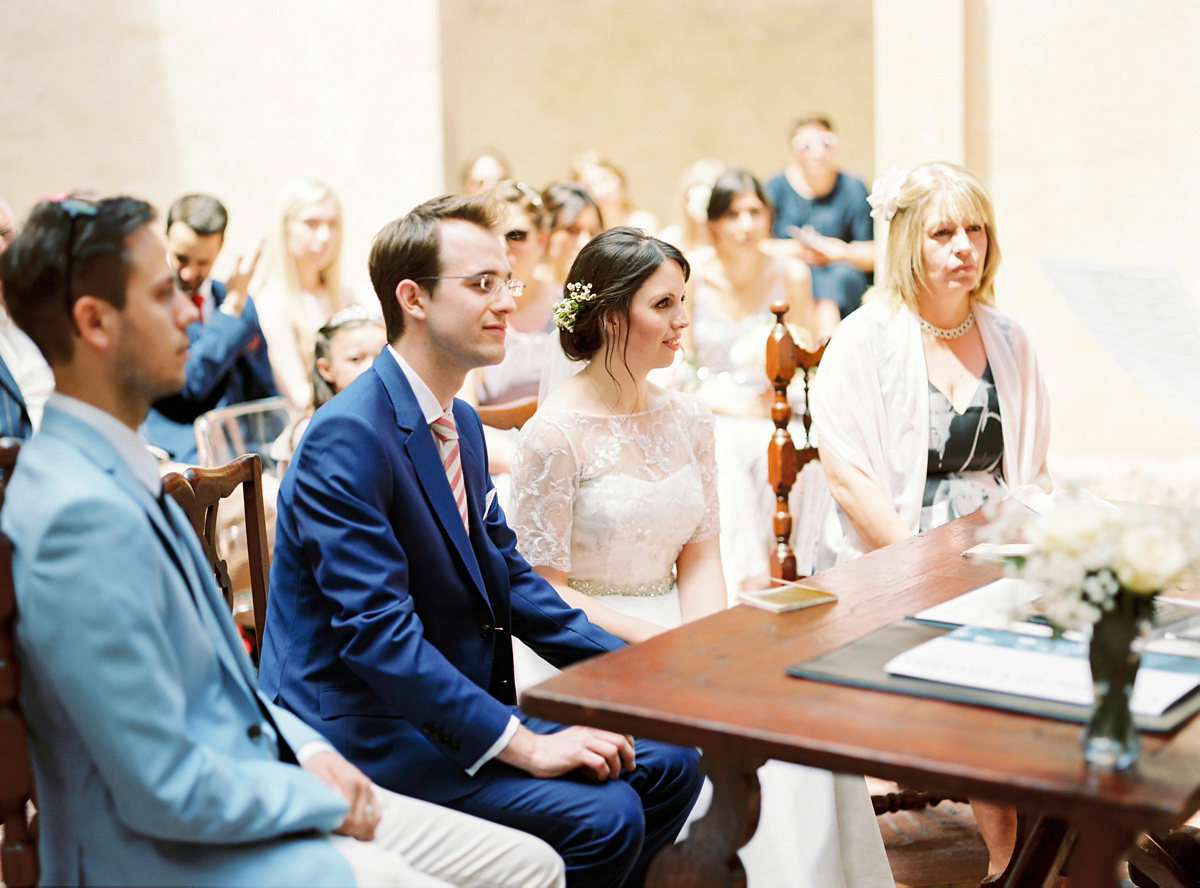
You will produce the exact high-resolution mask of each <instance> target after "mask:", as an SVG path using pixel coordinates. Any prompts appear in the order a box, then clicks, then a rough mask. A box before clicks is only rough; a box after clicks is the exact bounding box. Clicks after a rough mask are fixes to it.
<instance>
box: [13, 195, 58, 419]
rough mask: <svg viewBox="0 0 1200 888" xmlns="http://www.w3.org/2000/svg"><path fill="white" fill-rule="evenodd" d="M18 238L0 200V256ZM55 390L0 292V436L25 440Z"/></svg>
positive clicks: (46, 368) (50, 375)
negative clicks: (14, 321) (10, 313)
mask: <svg viewBox="0 0 1200 888" xmlns="http://www.w3.org/2000/svg"><path fill="white" fill-rule="evenodd" d="M16 236H17V220H16V217H15V216H13V212H12V210H11V209H9V206H8V204H6V203H5V202H4V200H3V199H0V254H2V253H3V252H4V251H5V250H7V249H8V245H9V244H11V243H12V242H13V241H14V240H15V239H16ZM52 391H54V374H53V373H52V372H51V371H50V365H49V364H47V363H46V359H45V358H43V357H42V353H41V352H40V351H38V347H37V346H36V345H34V344H33V340H31V339H30V338H29V337H28V336H26V335H25V331H23V330H22V329H21V328H20V327H18V326H17V325H16V324H14V323H13V321H12V318H11V317H9V315H8V310H7V309H6V308H5V305H4V291H3V289H0V437H3V436H9V437H13V438H28V437H29V436H30V435H32V434H33V432H34V430H35V429H36V428H37V427H38V424H39V423H40V422H41V418H42V407H43V406H45V403H46V399H47V398H48V397H50V393H51V392H52Z"/></svg>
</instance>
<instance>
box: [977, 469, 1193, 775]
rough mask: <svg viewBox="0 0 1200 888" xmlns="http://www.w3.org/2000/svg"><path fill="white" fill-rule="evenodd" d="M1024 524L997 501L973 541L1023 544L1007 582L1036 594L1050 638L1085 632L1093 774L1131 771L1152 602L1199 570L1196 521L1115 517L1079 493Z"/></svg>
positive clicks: (1087, 748)
mask: <svg viewBox="0 0 1200 888" xmlns="http://www.w3.org/2000/svg"><path fill="white" fill-rule="evenodd" d="M1057 498H1058V500H1059V501H1058V502H1055V503H1054V504H1053V506H1052V507H1051V508H1050V509H1048V510H1046V511H1044V512H1041V513H1039V514H1037V515H1036V516H1035V517H1033V518H1029V517H1028V512H1026V513H1025V514H1024V515H1021V514H1019V513H1020V511H1022V510H1018V509H1015V508H1013V506H1014V505H1015V503H1013V502H1012V501H1006V503H1004V504H1002V506H1001V507H1000V509H999V513H1000V514H999V516H998V517H996V518H995V519H993V520H992V521H991V523H990V524H988V526H987V527H986V528H985V530H984V532H983V533H982V534H981V538H984V537H986V538H988V540H987V541H988V542H992V543H996V542H1011V541H1012V540H1015V539H1018V538H1019V535H1023V536H1024V538H1025V541H1026V543H1027V548H1026V550H1025V551H1024V552H1023V554H1020V555H1009V556H1007V557H1006V558H1005V561H1007V562H1008V568H1009V573H1010V574H1012V575H1015V576H1017V577H1019V578H1021V579H1023V580H1026V581H1028V582H1030V583H1031V584H1032V585H1033V586H1034V588H1035V589H1036V590H1037V591H1038V592H1039V593H1040V594H1041V598H1040V602H1041V607H1042V612H1043V614H1044V616H1045V617H1046V619H1047V620H1048V621H1049V622H1050V624H1051V625H1052V626H1053V627H1054V629H1055V632H1056V633H1060V632H1063V631H1064V630H1067V629H1081V630H1085V632H1086V634H1087V635H1088V637H1089V640H1088V662H1089V665H1090V666H1091V670H1092V683H1093V687H1094V691H1095V706H1094V707H1093V709H1092V713H1091V717H1090V720H1089V721H1088V725H1087V727H1086V729H1085V730H1084V735H1083V741H1082V742H1083V748H1084V758H1085V759H1086V760H1087V762H1088V763H1089V764H1091V765H1092V766H1093V767H1097V768H1101V769H1104V770H1114V769H1120V768H1127V767H1129V766H1131V765H1132V764H1133V763H1134V762H1135V761H1136V760H1137V756H1138V751H1139V748H1140V744H1139V741H1138V735H1137V730H1136V729H1135V725H1134V721H1133V716H1132V715H1131V713H1130V710H1129V699H1130V696H1131V695H1132V693H1133V684H1134V680H1135V679H1136V677H1137V671H1138V667H1139V665H1140V663H1141V648H1142V644H1141V642H1142V640H1143V639H1144V638H1145V635H1146V631H1147V629H1148V628H1149V626H1150V624H1151V622H1152V620H1153V617H1154V599H1155V597H1156V596H1157V595H1158V594H1159V593H1160V592H1161V591H1163V590H1164V589H1166V588H1167V587H1168V586H1170V585H1171V584H1173V583H1175V582H1176V581H1177V580H1178V579H1180V578H1181V577H1182V576H1183V574H1184V573H1185V572H1186V571H1188V570H1189V569H1190V568H1192V567H1193V565H1195V564H1196V563H1197V561H1198V560H1200V516H1197V514H1196V512H1195V511H1194V510H1193V509H1190V508H1188V509H1185V508H1180V507H1177V506H1146V505H1126V506H1121V507H1117V506H1114V505H1112V504H1111V503H1106V502H1104V501H1103V500H1098V499H1096V498H1095V497H1092V496H1090V495H1089V494H1084V493H1083V492H1082V491H1066V492H1064V493H1063V494H1059V495H1057Z"/></svg>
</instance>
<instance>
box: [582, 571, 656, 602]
mask: <svg viewBox="0 0 1200 888" xmlns="http://www.w3.org/2000/svg"><path fill="white" fill-rule="evenodd" d="M567 585H569V586H570V587H571V588H572V589H574V590H575V591H576V592H582V593H583V594H584V595H589V596H591V597H593V598H594V597H596V596H597V595H625V596H637V597H639V598H654V597H656V596H659V595H666V594H667V593H668V592H670V591H671V590H672V589H673V588H675V577H673V576H671V575H670V574H667V576H665V577H663V578H662V579H661V580H651V581H650V582H648V583H601V582H597V581H593V580H577V579H575V578H573V577H572V578H570V579H568V580H567Z"/></svg>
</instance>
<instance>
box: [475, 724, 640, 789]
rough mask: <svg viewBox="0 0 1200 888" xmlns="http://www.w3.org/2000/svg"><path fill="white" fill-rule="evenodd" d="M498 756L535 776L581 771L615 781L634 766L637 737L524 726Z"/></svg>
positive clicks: (551, 775) (596, 777) (578, 729)
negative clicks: (543, 730) (536, 729)
mask: <svg viewBox="0 0 1200 888" xmlns="http://www.w3.org/2000/svg"><path fill="white" fill-rule="evenodd" d="M496 758H498V759H499V760H500V761H502V762H504V763H505V764H509V765H512V766H513V767H514V768H520V769H521V770H522V771H526V772H528V773H529V774H532V775H533V776H534V777H561V776H562V775H563V774H566V773H568V772H570V771H575V770H580V771H583V772H584V773H585V774H587V775H588V776H589V777H594V778H595V779H597V780H615V779H617V777H618V776H619V775H620V773H621V771H622V770H623V769H624V770H632V769H633V766H634V758H633V738H632V737H630V736H629V735H627V734H614V733H613V732H612V731H601V730H600V729H599V728H585V727H583V726H581V725H574V726H572V727H569V728H566V729H564V730H562V731H558V732H557V733H554V734H536V733H534V732H533V731H531V730H529V729H528V728H527V727H525V726H524V725H522V726H521V727H519V728H517V733H515V734H513V738H512V739H511V740H510V741H508V745H507V746H505V747H504V749H502V750H500V753H499V754H498V755H497V756H496Z"/></svg>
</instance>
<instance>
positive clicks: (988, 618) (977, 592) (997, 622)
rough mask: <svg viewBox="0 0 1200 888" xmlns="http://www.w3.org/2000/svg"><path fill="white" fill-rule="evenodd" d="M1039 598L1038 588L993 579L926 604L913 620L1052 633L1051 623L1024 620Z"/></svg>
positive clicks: (1022, 583) (1011, 580)
mask: <svg viewBox="0 0 1200 888" xmlns="http://www.w3.org/2000/svg"><path fill="white" fill-rule="evenodd" d="M1037 597H1038V593H1037V590H1036V589H1034V587H1033V586H1032V585H1031V584H1029V583H1026V582H1024V581H1023V580H1015V579H1012V578H1010V577H1002V578H1001V579H999V580H993V581H992V582H990V583H987V584H985V585H983V586H980V587H979V588H978V589H972V590H971V591H970V592H964V593H963V594H962V595H957V596H955V597H954V598H951V599H950V600H949V601H943V602H942V603H941V604H935V605H934V606H933V607H927V608H925V610H923V611H921V612H920V613H917V614H913V619H915V620H922V621H924V622H927V623H942V624H944V625H947V626H984V627H987V628H990V629H1012V630H1014V631H1017V632H1028V633H1030V634H1034V635H1050V634H1051V630H1050V627H1049V626H1046V625H1038V624H1034V623H1021V622H1019V621H1021V620H1022V619H1023V616H1022V612H1023V611H1024V610H1028V609H1027V608H1024V605H1028V604H1029V603H1030V602H1031V601H1034V600H1035V599H1036V598H1037Z"/></svg>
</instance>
